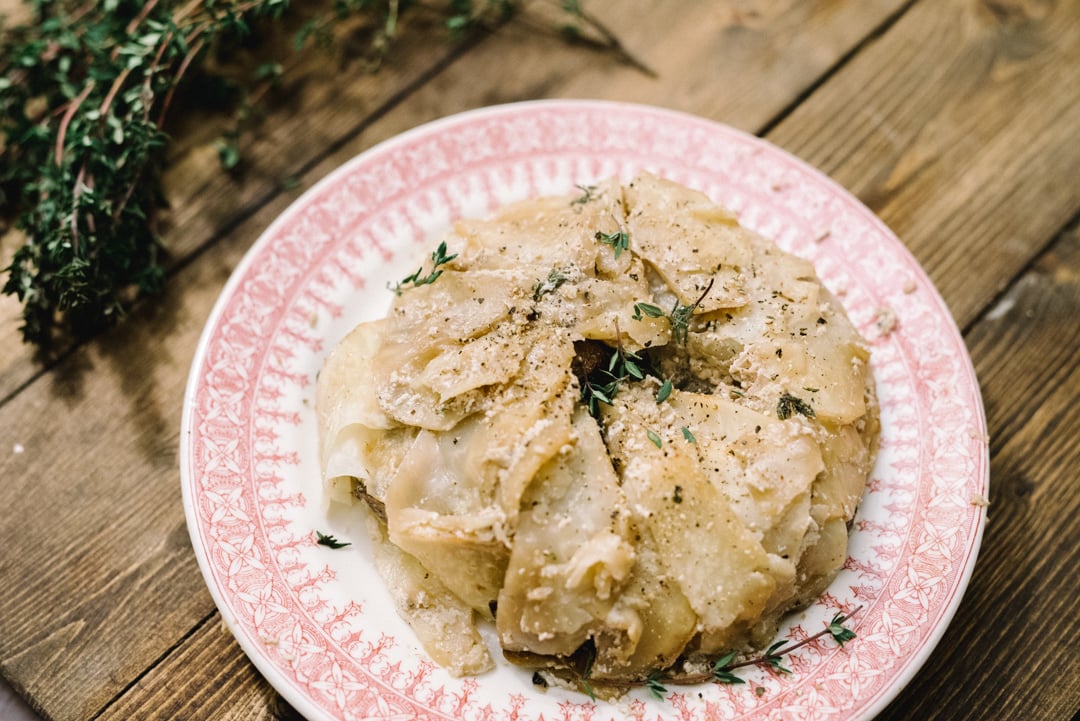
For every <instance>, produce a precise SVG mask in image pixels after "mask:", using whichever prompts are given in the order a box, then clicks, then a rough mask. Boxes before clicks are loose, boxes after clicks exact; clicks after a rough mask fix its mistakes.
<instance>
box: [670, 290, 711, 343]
mask: <svg viewBox="0 0 1080 721" xmlns="http://www.w3.org/2000/svg"><path fill="white" fill-rule="evenodd" d="M715 282H716V278H710V279H709V284H708V285H707V286H705V290H703V291H702V292H701V295H700V296H698V299H697V300H696V301H694V303H693V305H682V304H681V303H679V301H678V300H676V301H675V305H674V306H673V307H672V309H671V313H669V314H668V320H670V321H671V335H672V337H674V339H675V341H676V342H677V343H682V344H684V345H685V344H686V341H687V340H688V339H689V337H690V318H691V317H692V316H693V315H694V311H695V310H697V307H698V306H699V305H701V301H703V300H705V296H707V295H708V294H709V291H710V290H712V287H713V283H715Z"/></svg>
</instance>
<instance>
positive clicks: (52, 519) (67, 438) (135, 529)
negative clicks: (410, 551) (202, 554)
mask: <svg viewBox="0 0 1080 721" xmlns="http://www.w3.org/2000/svg"><path fill="white" fill-rule="evenodd" d="M285 200H286V199H285V198H284V197H282V198H281V201H280V203H279V204H278V205H277V206H268V207H277V208H278V209H279V210H280V209H281V208H283V207H284V205H285ZM250 240H251V239H250V238H248V242H249V243H250ZM242 252H243V246H241V245H239V244H234V245H229V244H225V245H223V246H221V247H220V248H214V249H213V250H212V251H210V252H208V253H207V254H206V257H205V262H203V263H197V264H193V265H192V266H190V267H189V268H188V269H187V275H186V278H185V280H186V281H187V282H186V283H185V284H184V285H183V287H182V288H183V290H181V286H180V285H179V284H177V286H175V287H174V288H173V289H171V290H170V291H168V292H167V293H166V295H165V297H164V298H163V302H162V303H160V304H155V305H149V304H148V305H144V306H142V307H140V308H139V310H138V311H137V312H136V313H135V314H134V315H133V316H132V317H131V318H130V321H131V322H129V323H125V324H124V325H123V326H122V327H121V328H119V329H117V330H116V331H115V332H113V333H111V334H109V336H108V339H107V342H105V343H93V344H90V345H88V346H86V347H84V348H82V349H80V350H79V351H78V352H77V353H76V354H74V355H73V356H72V357H70V358H69V359H67V360H66V361H65V362H64V363H62V364H61V365H59V366H58V367H57V368H55V369H54V370H53V371H52V372H50V373H49V374H47V375H46V376H44V377H43V378H41V379H39V380H38V381H36V382H35V383H34V384H32V385H31V386H30V387H29V388H28V389H27V390H26V392H23V393H20V394H18V395H17V396H16V397H15V398H14V399H13V400H12V401H10V402H9V403H8V404H6V405H5V406H4V407H3V408H2V409H0V438H3V439H4V448H3V450H2V452H0V478H3V479H4V483H3V484H2V488H0V499H2V500H0V506H2V507H3V508H4V509H5V512H4V515H3V517H2V518H0V546H2V547H3V548H4V553H3V555H2V556H0V577H2V578H3V579H4V586H5V592H4V593H3V594H0V624H2V631H0V671H2V672H3V674H4V676H5V677H7V678H9V679H11V680H12V682H13V683H14V684H15V685H16V686H17V687H19V688H20V689H21V690H22V691H24V692H25V693H27V694H29V695H30V696H31V697H33V698H34V699H35V700H36V702H37V703H38V704H39V705H40V707H41V708H42V709H43V710H44V711H45V712H46V713H47V714H48V716H49V717H51V718H54V719H57V720H60V719H84V718H89V717H90V716H92V715H93V714H94V713H95V712H97V711H98V710H99V709H101V708H102V707H103V706H104V705H105V704H106V703H107V702H108V701H109V700H110V699H111V698H113V696H114V695H115V694H116V693H117V692H119V691H120V690H121V689H122V688H124V686H126V685H127V684H128V683H130V682H131V681H132V680H133V679H135V678H136V677H137V676H138V675H139V674H140V673H141V672H142V671H144V670H145V669H146V668H147V667H148V666H149V665H150V664H152V663H153V662H154V660H155V659H157V658H158V657H159V656H160V655H161V654H162V653H164V651H165V650H166V649H168V648H170V647H171V646H172V645H174V644H175V643H176V642H177V641H178V640H179V639H180V638H182V637H183V636H184V634H186V633H187V632H188V631H189V630H190V629H191V628H192V627H193V625H194V624H195V622H197V621H198V620H199V619H202V618H205V617H207V616H208V615H209V614H210V613H211V612H212V611H213V609H214V605H213V601H212V600H211V598H210V595H209V593H208V592H207V591H206V589H205V587H204V586H203V585H202V584H201V583H200V578H201V577H200V574H199V571H198V568H197V565H196V562H195V558H194V555H193V554H192V552H191V546H190V541H189V538H188V534H187V529H186V526H185V522H184V516H183V510H182V505H181V499H180V487H179V481H178V471H177V468H176V448H177V446H178V444H179V418H180V415H179V414H180V404H181V399H182V397H183V390H184V384H185V377H186V374H187V369H188V367H189V366H190V363H191V356H192V354H193V352H194V348H195V345H196V342H197V340H198V337H199V333H200V332H201V326H202V324H203V322H204V320H205V309H206V308H208V307H209V306H210V305H211V304H212V303H213V302H214V300H215V297H216V295H217V293H218V292H219V290H220V287H221V285H222V284H223V283H224V281H225V279H226V277H227V275H228V272H229V270H230V269H231V268H232V267H234V266H235V264H236V263H237V262H239V259H240V256H241V254H242ZM186 303H193V304H194V307H195V308H196V309H197V310H196V311H195V312H192V310H191V306H188V305H186ZM165 338H169V339H173V340H174V341H175V342H174V343H173V344H170V345H166V344H163V343H162V340H163V339H165ZM16 444H17V451H16V450H15V449H13V446H15V445H16Z"/></svg>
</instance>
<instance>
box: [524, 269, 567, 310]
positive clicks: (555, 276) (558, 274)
mask: <svg viewBox="0 0 1080 721" xmlns="http://www.w3.org/2000/svg"><path fill="white" fill-rule="evenodd" d="M567 280H569V278H568V277H567V275H566V274H565V273H563V272H562V271H561V270H559V269H558V268H552V269H551V272H549V273H548V277H547V280H544V281H537V282H536V285H534V286H533V294H532V299H533V301H536V302H539V300H540V299H541V298H543V297H544V296H545V295H547V294H548V293H554V292H555V291H557V290H558V289H559V286H561V285H562V284H563V283H565V282H566V281H567Z"/></svg>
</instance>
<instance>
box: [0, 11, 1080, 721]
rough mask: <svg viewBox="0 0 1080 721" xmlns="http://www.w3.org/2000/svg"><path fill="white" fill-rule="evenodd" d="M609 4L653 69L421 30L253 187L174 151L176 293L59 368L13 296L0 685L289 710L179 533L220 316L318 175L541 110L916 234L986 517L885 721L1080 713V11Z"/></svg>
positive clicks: (188, 709)
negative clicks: (979, 474)
mask: <svg viewBox="0 0 1080 721" xmlns="http://www.w3.org/2000/svg"><path fill="white" fill-rule="evenodd" d="M593 5H595V7H594V6H593ZM593 5H589V7H590V8H591V9H593V11H594V12H595V13H596V14H597V15H598V16H600V17H602V18H603V20H604V22H605V23H606V24H607V25H608V26H609V27H611V29H612V30H613V31H614V32H615V33H616V34H617V35H618V36H619V38H620V39H621V40H622V41H623V43H624V44H625V45H626V46H627V47H628V48H630V49H632V50H633V52H634V53H635V55H637V56H638V57H639V58H641V59H642V60H643V61H644V62H645V63H647V64H648V65H649V66H650V67H652V68H653V69H654V70H655V71H656V72H657V74H658V77H656V78H650V77H647V76H645V75H643V74H642V73H641V72H639V71H638V70H635V69H633V68H630V67H627V66H625V65H622V64H619V63H618V62H617V61H616V60H614V59H613V58H611V57H610V56H607V55H603V54H599V53H597V52H595V51H594V50H591V49H589V48H586V47H581V46H574V45H570V44H567V43H565V42H564V41H562V40H561V39H559V38H558V37H555V36H553V35H550V34H548V33H544V32H540V31H538V30H537V29H536V28H535V27H534V25H533V24H530V23H529V22H527V21H526V20H527V19H522V20H517V21H513V22H511V23H510V24H508V25H507V26H505V27H503V28H501V29H500V30H499V31H498V32H496V33H494V34H493V35H491V36H490V37H486V38H483V39H482V40H480V41H478V42H476V43H473V44H469V45H466V46H462V47H453V46H450V45H448V44H447V43H446V42H445V40H444V38H443V35H442V29H441V28H439V27H436V26H435V25H434V24H433V23H431V22H428V21H425V20H423V19H420V20H418V21H416V22H415V23H414V25H412V26H411V27H409V28H406V29H407V30H409V32H404V33H402V38H403V40H402V42H401V44H400V45H399V46H398V47H396V48H395V50H394V51H393V52H392V54H391V57H390V58H388V60H387V62H386V63H385V65H384V68H383V70H382V71H381V72H380V73H378V74H376V75H367V74H362V73H341V72H339V69H338V68H337V67H327V66H326V63H325V61H323V60H318V59H309V60H306V61H305V62H306V63H307V65H304V66H302V67H298V68H296V69H295V77H296V78H297V80H296V82H295V84H294V85H291V86H290V87H289V88H288V91H289V93H288V101H287V102H285V101H281V102H279V104H278V105H275V106H273V107H272V109H271V111H270V112H269V114H268V116H267V117H266V119H265V120H264V121H263V123H262V124H261V125H260V126H259V128H258V129H257V130H256V132H255V134H254V136H253V137H252V138H251V139H250V140H249V141H247V144H246V146H245V147H244V149H243V150H244V152H245V154H246V157H247V158H249V165H248V166H247V168H246V169H245V172H244V173H243V174H242V175H240V176H237V177H230V176H228V175H226V174H223V173H222V172H221V171H220V169H219V167H218V165H217V159H216V154H215V152H214V150H213V146H212V143H213V139H214V138H213V137H211V136H210V135H209V134H208V133H207V131H206V129H205V128H199V127H192V128H188V129H187V130H186V134H185V135H183V136H181V137H180V138H178V141H177V144H176V151H175V152H176V156H175V158H174V163H173V165H172V169H171V170H170V172H169V174H168V176H167V178H166V187H167V191H168V195H169V198H170V201H171V203H172V211H171V214H170V223H169V226H168V228H169V229H168V231H167V235H166V237H165V243H166V245H167V246H168V247H169V249H170V252H171V255H172V261H171V262H172V265H173V269H174V270H173V271H172V273H171V282H170V284H169V288H168V290H167V291H166V293H165V295H164V296H163V297H161V298H159V299H157V300H155V301H153V302H144V303H140V304H138V305H137V306H136V307H135V308H134V309H133V311H132V313H131V316H130V317H129V318H128V319H127V321H125V323H124V324H123V325H122V326H120V327H119V328H117V329H116V330H114V331H111V332H108V333H105V334H103V335H101V336H100V337H97V338H94V339H92V340H90V341H87V342H84V343H81V344H78V345H76V346H74V347H72V348H70V349H69V350H66V351H64V352H62V353H61V354H60V357H59V359H58V360H54V361H47V362H42V361H41V360H39V359H35V357H34V355H33V352H32V349H30V348H28V347H26V346H23V345H22V344H21V343H20V342H19V340H18V332H17V320H16V318H17V308H16V307H15V305H14V304H13V303H12V302H11V299H10V298H6V299H4V300H3V301H2V302H0V320H2V321H3V322H2V323H0V334H3V338H4V342H0V399H2V404H0V477H2V478H3V479H4V483H3V485H2V486H0V508H4V509H5V511H4V514H3V516H2V520H0V545H2V547H3V549H4V553H3V555H2V556H0V579H2V580H3V587H4V589H5V591H4V593H3V594H2V595H0V673H2V674H3V675H4V677H5V678H7V679H8V680H9V681H10V682H11V683H12V685H13V686H14V687H15V688H16V689H18V690H19V691H20V693H22V694H24V695H25V696H26V697H27V698H28V699H30V701H31V703H32V704H33V705H34V706H35V708H37V709H38V710H39V711H40V713H41V714H42V715H43V717H45V718H48V719H56V720H60V719H92V718H101V719H130V718H161V719H173V718H227V719H232V718H235V719H263V718H291V717H292V712H291V711H290V710H289V709H288V707H287V706H286V705H284V704H283V703H282V702H281V701H280V699H278V698H277V696H276V694H275V693H274V692H273V691H272V690H271V689H270V688H269V686H268V685H267V684H266V683H265V681H263V680H262V679H261V678H260V677H259V675H258V674H257V673H256V672H255V670H254V668H253V667H252V666H251V664H250V663H249V662H248V661H247V660H246V658H245V657H244V656H243V654H242V652H241V651H240V649H239V647H238V646H237V645H236V644H235V642H234V641H233V640H232V638H231V636H230V635H229V634H228V632H227V631H225V630H224V629H223V625H222V623H221V621H220V618H219V616H218V613H217V611H216V609H215V608H214V605H213V602H212V600H211V599H210V596H209V594H208V592H207V590H206V588H205V585H204V583H203V580H202V576H201V575H200V573H199V571H198V568H197V566H196V563H195V559H194V556H193V554H192V552H191V548H190V543H189V541H188V537H187V531H186V528H185V521H184V515H183V510H182V507H181V503H180V490H179V483H178V469H177V462H176V449H177V446H178V443H179V438H178V434H179V419H180V411H181V404H182V398H183V390H184V385H185V383H186V380H187V373H188V368H189V365H190V362H191V358H192V356H193V354H194V351H195V347H196V344H197V341H198V337H199V334H200V332H201V330H202V326H203V324H204V323H205V321H206V318H207V316H208V314H209V312H210V309H211V307H212V306H213V304H214V302H215V300H216V298H217V296H218V294H219V293H220V291H221V288H222V286H223V285H224V283H225V281H226V279H227V278H228V275H229V273H230V272H231V271H232V269H233V268H235V266H236V264H237V263H238V262H239V259H240V258H241V257H242V255H243V253H244V252H245V251H246V250H247V249H248V248H249V247H250V246H251V244H252V243H253V242H254V240H255V239H256V238H257V237H258V235H259V234H260V233H261V232H262V231H263V230H264V229H265V228H266V227H267V225H269V223H270V222H271V221H272V220H273V219H274V218H275V217H276V216H277V215H278V214H279V213H280V212H281V211H282V210H284V209H285V208H286V207H287V206H288V204H289V203H290V202H291V201H292V200H293V199H295V197H297V195H298V194H299V193H300V192H302V190H303V189H304V188H305V187H308V186H310V185H311V184H312V183H313V182H315V181H316V180H318V179H319V178H321V177H323V176H324V175H326V173H328V172H329V171H330V170H332V169H333V168H335V167H337V166H338V165H340V164H341V163H342V162H344V161H345V160H347V159H348V158H350V157H352V156H354V155H355V154H357V153H359V152H361V151H363V150H364V149H366V148H368V147H371V146H372V145H373V144H375V143H377V142H379V141H381V140H383V139H386V138H389V137H392V136H394V135H396V134H398V133H400V132H402V131H404V130H407V129H409V128H412V127H415V126H416V125H418V124H420V123H422V122H425V121H428V120H432V119H435V118H439V117H443V116H446V115H449V114H452V113H455V112H458V111H461V110H465V109H469V108H475V107H480V106H484V105H489V104H492V103H497V102H506V101H513V100H521V99H528V98H537V97H594V98H607V99H619V100H631V101H636V102H645V103H652V104H657V105H662V106H665V107H671V108H674V109H678V110H684V111H687V112H692V113H696V114H699V115H701V116H703V117H708V118H712V119H716V120H719V121H721V122H726V123H729V124H731V125H734V126H736V127H739V128H741V129H744V130H748V131H750V132H755V133H759V134H763V135H764V137H765V138H766V139H768V140H770V141H772V142H773V143H776V144H777V145H780V146H781V147H784V148H786V149H788V150H790V151H791V152H793V153H794V154H796V155H798V156H799V157H801V158H803V159H805V160H806V161H808V162H809V163H811V164H813V165H815V166H816V167H818V168H820V169H821V170H822V171H824V172H825V173H827V174H828V175H830V176H831V177H833V178H834V179H835V180H837V181H838V182H839V183H840V184H842V185H843V186H845V187H846V188H848V189H849V190H850V191H851V192H853V193H854V194H855V195H857V196H858V197H859V198H860V199H861V200H862V201H863V202H864V203H866V204H867V205H868V206H869V207H870V208H871V209H872V210H873V211H874V212H876V213H877V214H878V215H879V216H880V217H881V218H882V219H883V220H884V221H885V222H886V223H887V224H888V225H889V226H890V227H891V228H892V229H893V230H894V231H895V232H896V233H897V235H898V236H899V237H900V238H901V239H902V240H903V241H904V243H905V244H906V245H907V247H908V248H910V249H911V251H912V253H913V254H914V255H915V256H916V258H917V259H918V260H919V261H920V263H921V264H922V265H923V267H924V268H925V269H926V270H927V272H928V274H929V275H930V277H931V278H932V279H933V281H934V283H935V284H936V285H937V287H938V289H939V290H940V291H941V293H942V295H943V297H944V299H945V301H946V302H947V304H948V306H949V307H950V309H951V310H952V312H953V314H954V316H955V317H956V320H957V323H958V325H959V326H960V328H961V329H962V330H963V331H964V333H965V339H966V341H967V344H968V348H969V350H970V352H971V355H972V358H973V361H974V364H975V368H976V371H977V373H978V375H979V378H980V381H981V384H982V390H983V396H984V402H985V405H986V410H987V420H988V426H989V429H990V451H991V496H990V503H991V506H990V512H989V519H990V520H989V523H988V526H987V530H986V535H985V538H984V542H983V550H982V554H981V557H980V560H979V562H978V564H977V565H976V568H975V573H974V576H973V579H972V582H971V585H970V587H969V590H968V592H967V595H966V596H965V599H964V601H963V602H962V604H961V606H960V608H959V610H958V612H957V615H956V618H955V620H954V621H953V623H952V625H951V626H950V628H949V630H948V631H947V633H946V634H945V637H944V638H943V640H942V642H941V644H940V645H939V647H938V649H937V651H935V653H934V654H933V656H932V657H931V659H930V661H929V662H928V663H927V665H926V666H925V667H924V669H923V670H922V671H921V672H920V673H919V674H918V675H917V676H916V678H915V680H914V681H913V682H912V683H911V684H910V685H909V687H908V688H907V689H906V690H905V691H904V692H903V693H902V694H901V696H900V697H899V698H898V699H897V700H896V701H895V702H894V703H893V704H892V705H891V706H890V707H889V708H888V709H887V710H886V711H885V712H884V713H883V715H882V718H889V719H900V718H927V719H983V718H995V717H997V718H1033V719H1034V718H1038V719H1068V718H1070V717H1071V716H1072V715H1073V714H1074V713H1075V712H1076V711H1078V710H1080V661H1078V660H1077V658H1076V656H1075V655H1074V654H1071V653H1070V652H1069V649H1068V644H1067V640H1068V639H1070V638H1071V637H1074V636H1076V635H1078V632H1080V623H1078V621H1077V614H1076V613H1075V610H1076V602H1075V589H1076V586H1077V581H1078V574H1077V571H1076V570H1075V569H1076V568H1077V567H1078V561H1080V550H1078V549H1080V531H1078V528H1080V526H1078V525H1077V524H1076V523H1075V522H1074V521H1073V519H1074V518H1075V517H1076V515H1077V512H1078V510H1080V508H1078V506H1080V489H1078V486H1077V480H1076V479H1077V474H1076V471H1075V468H1076V467H1077V466H1078V463H1080V433H1077V432H1076V428H1077V427H1078V424H1080V416H1078V413H1080V411H1078V410H1077V409H1078V407H1080V406H1078V404H1077V403H1076V400H1077V398H1080V352H1078V349H1080V321H1078V318H1080V232H1078V230H1077V223H1078V220H1077V218H1078V213H1080V182H1078V181H1080V143H1078V142H1077V137H1078V135H1080V1H1077V0H1072V1H1068V2H1048V1H1043V0H1030V1H1028V2H1023V1H1021V0H983V1H981V2H980V1H974V0H918V1H917V2H911V1H908V2H901V1H900V0H894V1H891V2H886V1H884V0H876V1H874V2H865V1H863V2H859V1H856V0H848V1H845V2H810V3H805V2H798V1H797V0H790V1H786V2H749V1H746V2H717V3H703V2H696V0H679V1H678V2H675V1H674V0H669V1H668V2H663V3H662V2H659V1H655V2H646V1H645V0H619V1H617V2H608V3H599V2H597V3H594V4H593ZM507 58H513V62H507ZM292 177H296V178H298V179H299V181H300V184H299V187H295V188H292V189H288V190H285V189H283V188H282V181H284V180H285V179H287V178H292ZM18 242H19V240H18V237H17V234H15V233H14V232H11V233H8V234H7V235H6V236H4V237H3V238H2V239H0V252H2V253H10V252H11V251H12V250H13V248H14V247H15V244H16V243H18ZM16 444H17V445H18V447H19V448H20V449H21V452H18V453H16V452H14V451H13V448H14V447H15V445H16Z"/></svg>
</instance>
